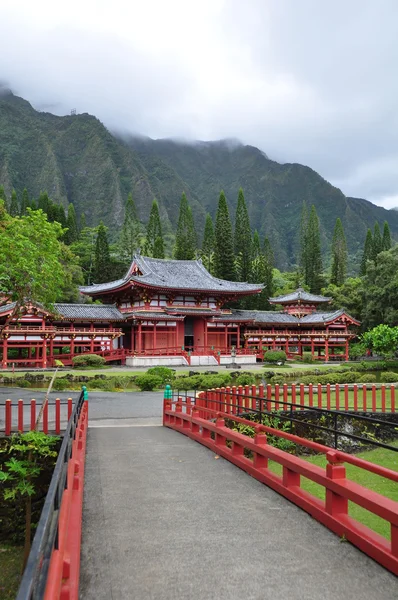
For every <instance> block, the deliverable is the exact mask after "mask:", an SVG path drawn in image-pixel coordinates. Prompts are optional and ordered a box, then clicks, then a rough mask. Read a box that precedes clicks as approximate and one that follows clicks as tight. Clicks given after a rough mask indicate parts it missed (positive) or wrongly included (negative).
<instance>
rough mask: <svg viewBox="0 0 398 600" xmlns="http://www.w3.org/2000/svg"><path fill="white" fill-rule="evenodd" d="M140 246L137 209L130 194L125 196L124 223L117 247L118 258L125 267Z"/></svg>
mask: <svg viewBox="0 0 398 600" xmlns="http://www.w3.org/2000/svg"><path fill="white" fill-rule="evenodd" d="M139 245H140V223H139V221H138V215H137V208H136V205H135V202H134V200H133V195H132V194H131V193H130V194H129V195H128V196H127V201H126V207H125V212H124V221H123V227H122V231H121V233H120V239H119V247H120V256H121V259H122V260H123V262H124V263H125V264H126V265H130V263H131V260H132V258H133V255H134V254H135V252H137V250H138V248H139Z"/></svg>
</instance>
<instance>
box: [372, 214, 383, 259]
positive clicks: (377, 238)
mask: <svg viewBox="0 0 398 600" xmlns="http://www.w3.org/2000/svg"><path fill="white" fill-rule="evenodd" d="M382 250H383V240H382V237H381V233H380V226H379V223H378V222H377V221H376V223H375V225H374V230H373V260H375V261H376V260H377V256H378V255H379V254H380V252H381V251H382Z"/></svg>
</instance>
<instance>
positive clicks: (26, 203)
mask: <svg viewBox="0 0 398 600" xmlns="http://www.w3.org/2000/svg"><path fill="white" fill-rule="evenodd" d="M29 207H30V202H29V194H28V190H27V189H26V188H24V190H23V192H22V199H21V217H23V216H24V215H26V214H27V209H28V208H29Z"/></svg>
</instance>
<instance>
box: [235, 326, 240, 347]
mask: <svg viewBox="0 0 398 600" xmlns="http://www.w3.org/2000/svg"><path fill="white" fill-rule="evenodd" d="M236 348H237V349H238V348H240V325H238V329H237V333H236Z"/></svg>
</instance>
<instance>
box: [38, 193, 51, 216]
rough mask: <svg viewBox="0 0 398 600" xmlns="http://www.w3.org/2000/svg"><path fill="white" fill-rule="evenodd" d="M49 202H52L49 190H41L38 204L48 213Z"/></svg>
mask: <svg viewBox="0 0 398 600" xmlns="http://www.w3.org/2000/svg"><path fill="white" fill-rule="evenodd" d="M49 204H50V198H49V197H48V194H47V192H41V194H40V196H39V200H38V203H37V206H38V207H39V208H41V210H42V211H43V212H45V213H46V214H47V212H48V207H49Z"/></svg>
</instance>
